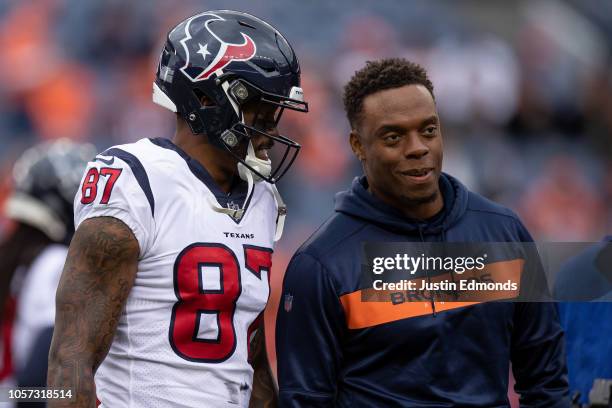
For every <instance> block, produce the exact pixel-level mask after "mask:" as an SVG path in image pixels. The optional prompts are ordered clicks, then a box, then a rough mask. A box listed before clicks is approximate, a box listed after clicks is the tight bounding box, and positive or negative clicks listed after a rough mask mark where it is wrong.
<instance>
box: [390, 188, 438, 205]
mask: <svg viewBox="0 0 612 408" xmlns="http://www.w3.org/2000/svg"><path fill="white" fill-rule="evenodd" d="M402 187H403V188H402V190H401V192H398V193H399V194H398V196H400V197H402V201H404V202H405V203H406V204H408V205H419V204H427V203H430V202H432V201H434V200H435V199H436V197H437V196H438V187H437V183H428V184H417V185H414V184H411V183H403V185H402Z"/></svg>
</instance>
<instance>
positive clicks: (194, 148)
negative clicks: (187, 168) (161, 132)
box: [173, 130, 238, 193]
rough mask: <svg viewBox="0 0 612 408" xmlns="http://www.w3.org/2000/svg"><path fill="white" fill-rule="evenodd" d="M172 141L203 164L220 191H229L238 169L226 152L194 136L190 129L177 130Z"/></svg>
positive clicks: (202, 138) (204, 139) (203, 138)
mask: <svg viewBox="0 0 612 408" xmlns="http://www.w3.org/2000/svg"><path fill="white" fill-rule="evenodd" d="M173 142H174V144H175V145H177V146H178V147H180V148H181V149H182V150H183V151H184V152H185V153H187V154H188V155H189V156H190V157H191V158H192V159H194V160H197V161H198V162H199V163H200V164H201V165H202V166H204V168H205V169H206V170H207V171H208V173H209V174H210V175H211V177H212V178H213V180H214V181H215V183H216V184H217V186H219V188H220V189H221V190H222V191H224V192H226V193H229V192H230V190H231V188H232V185H233V182H234V178H235V177H236V174H237V172H238V169H237V167H236V163H234V161H233V160H232V159H231V157H229V155H228V154H227V153H225V152H223V151H221V150H220V149H219V148H217V147H215V146H213V145H211V144H210V143H208V140H207V139H206V138H205V137H202V136H194V135H193V134H192V133H191V131H189V132H185V131H180V130H177V132H176V133H175V135H174V139H173Z"/></svg>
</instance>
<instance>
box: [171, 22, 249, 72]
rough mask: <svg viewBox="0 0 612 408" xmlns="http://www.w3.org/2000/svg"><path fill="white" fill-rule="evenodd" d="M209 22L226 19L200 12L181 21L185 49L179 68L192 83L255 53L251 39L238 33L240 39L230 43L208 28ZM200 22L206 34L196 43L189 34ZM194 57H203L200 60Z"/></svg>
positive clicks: (198, 26) (245, 59)
mask: <svg viewBox="0 0 612 408" xmlns="http://www.w3.org/2000/svg"><path fill="white" fill-rule="evenodd" d="M213 21H227V20H225V19H224V18H223V17H220V16H218V15H216V14H212V13H202V14H198V15H196V16H193V17H192V18H190V19H189V20H187V21H186V24H185V38H183V39H182V40H181V41H180V42H181V44H182V45H183V48H184V49H185V54H186V61H185V65H184V66H183V67H182V68H181V71H182V72H183V73H184V74H185V75H186V76H187V77H188V78H189V79H191V80H192V81H193V82H198V81H203V80H206V79H208V78H210V76H211V75H212V74H213V73H215V72H217V71H218V70H220V69H223V68H225V67H226V66H227V65H228V64H230V63H232V62H234V61H248V60H250V59H251V58H253V57H254V56H255V53H256V52H257V46H256V45H255V41H253V39H252V38H251V37H249V36H248V35H246V34H244V33H243V32H240V35H241V36H242V41H241V42H236V43H231V42H227V41H224V40H223V39H221V38H220V37H219V36H218V35H217V34H215V33H214V32H213V31H212V30H211V28H210V23H212V22H213ZM202 25H203V26H204V28H205V29H206V30H207V31H208V32H209V33H210V37H209V38H208V39H207V41H206V42H198V41H196V40H195V39H193V37H192V35H191V32H192V31H193V30H194V29H195V28H201V27H202ZM197 58H203V59H204V62H202V60H201V59H199V60H196V59H197ZM201 67H204V68H201Z"/></svg>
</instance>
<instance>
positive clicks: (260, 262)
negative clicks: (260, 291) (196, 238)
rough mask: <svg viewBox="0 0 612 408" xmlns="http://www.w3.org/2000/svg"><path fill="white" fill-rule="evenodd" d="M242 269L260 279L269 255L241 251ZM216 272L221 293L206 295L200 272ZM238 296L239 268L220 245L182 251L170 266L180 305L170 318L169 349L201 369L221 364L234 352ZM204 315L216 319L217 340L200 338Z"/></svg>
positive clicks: (263, 251)
mask: <svg viewBox="0 0 612 408" xmlns="http://www.w3.org/2000/svg"><path fill="white" fill-rule="evenodd" d="M244 257H245V264H246V265H245V266H246V269H247V270H248V271H250V272H251V273H253V274H254V275H255V276H257V277H258V278H259V279H261V271H262V270H267V271H268V278H269V276H270V268H271V266H272V250H271V249H269V248H262V247H256V246H251V245H244ZM211 266H212V267H216V268H218V270H219V274H220V287H219V288H218V289H214V290H204V289H203V287H202V279H201V275H200V270H201V268H202V267H211ZM241 291H242V285H241V278H240V266H239V265H238V259H237V258H236V255H235V254H234V252H232V250H231V249H229V248H228V247H227V246H225V245H223V244H207V243H196V244H192V245H189V246H188V247H187V248H185V249H183V250H182V251H181V253H180V254H179V256H178V257H177V259H176V262H175V264H174V292H175V294H176V297H177V298H178V299H179V300H178V302H176V303H175V304H174V307H173V308H172V316H171V318H170V332H169V337H170V345H171V346H172V349H173V350H174V352H175V353H176V354H177V355H179V356H180V357H181V358H184V359H185V360H189V361H195V362H203V363H221V362H223V361H225V360H227V359H228V358H230V357H231V355H232V354H233V353H234V350H235V349H236V328H235V327H234V312H235V311H236V302H237V301H238V297H239V296H240V293H241ZM202 314H211V315H214V316H215V317H216V321H217V323H216V325H217V328H218V329H217V333H218V334H217V338H216V339H203V338H199V337H198V331H199V325H200V318H201V315H202Z"/></svg>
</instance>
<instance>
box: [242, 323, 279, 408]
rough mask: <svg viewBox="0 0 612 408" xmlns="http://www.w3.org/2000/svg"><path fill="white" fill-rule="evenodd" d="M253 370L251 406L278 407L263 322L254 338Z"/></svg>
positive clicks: (260, 407)
mask: <svg viewBox="0 0 612 408" xmlns="http://www.w3.org/2000/svg"><path fill="white" fill-rule="evenodd" d="M253 370H254V373H253V392H251V401H250V402H249V408H275V407H277V406H278V399H277V397H276V385H275V384H274V380H273V379H272V373H271V370H270V363H269V362H268V353H267V352H266V335H265V333H264V324H263V322H262V323H261V327H260V328H259V329H258V330H257V332H256V333H255V338H254V339H253Z"/></svg>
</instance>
